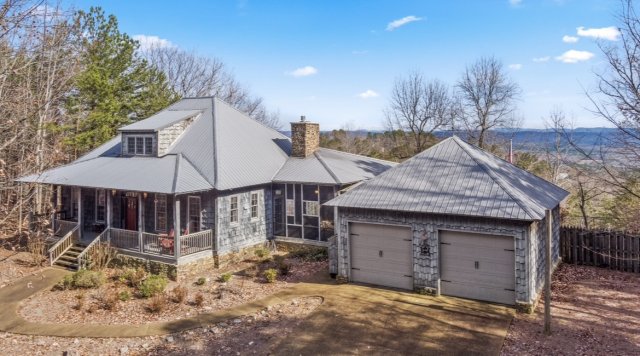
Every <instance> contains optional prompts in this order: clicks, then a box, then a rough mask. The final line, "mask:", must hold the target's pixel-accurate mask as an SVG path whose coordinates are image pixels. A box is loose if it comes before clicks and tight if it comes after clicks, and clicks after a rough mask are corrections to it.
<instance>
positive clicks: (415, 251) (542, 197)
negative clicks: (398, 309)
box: [325, 136, 568, 308]
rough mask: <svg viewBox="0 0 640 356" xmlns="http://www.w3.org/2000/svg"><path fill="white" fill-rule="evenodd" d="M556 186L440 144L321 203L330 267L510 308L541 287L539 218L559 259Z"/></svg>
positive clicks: (459, 146)
mask: <svg viewBox="0 0 640 356" xmlns="http://www.w3.org/2000/svg"><path fill="white" fill-rule="evenodd" d="M567 195H568V193H567V192H566V191H565V190H563V189H561V188H560V187H558V186H556V185H554V184H552V183H549V182H547V181H545V180H544V179H541V178H539V177H537V176H535V175H533V174H530V173H528V172H526V171H523V170H521V169H519V168H517V167H516V166H514V165H512V164H510V163H508V162H506V161H504V160H502V159H500V158H498V157H496V156H494V155H492V154H490V153H487V152H485V151H483V150H481V149H479V148H477V147H475V146H472V145H470V144H468V143H466V142H464V141H462V140H461V139H460V138H458V137H455V136H454V137H452V138H449V139H446V140H444V141H442V142H440V143H439V144H437V145H435V146H433V147H431V148H430V149H428V150H426V151H424V152H422V153H420V154H418V155H416V156H415V157H413V158H411V159H409V160H407V161H405V162H403V163H401V164H399V165H397V166H396V167H394V168H392V169H390V170H388V171H386V172H385V173H383V174H381V175H379V176H377V177H375V178H373V179H371V180H370V181H367V182H365V183H363V184H361V185H359V186H357V187H355V188H353V189H351V190H350V191H348V192H346V193H345V194H342V195H340V196H338V197H337V198H335V199H333V200H331V201H329V202H327V203H326V204H325V205H328V206H334V207H336V208H337V209H338V214H337V225H338V228H337V229H336V230H337V236H336V239H335V240H334V241H332V246H331V248H332V249H335V250H336V251H337V253H335V254H333V255H334V256H335V257H334V258H333V259H332V260H331V268H332V270H333V271H335V272H337V274H338V276H339V277H340V278H342V279H346V280H349V281H352V282H359V283H368V284H375V285H380V286H386V287H392V288H401V289H409V290H417V291H426V292H428V293H432V294H436V295H438V294H443V295H450V296H457V297H462V298H470V299H477V300H484V301H489V302H496V303H501V304H509V305H519V306H522V307H524V308H527V307H529V306H531V305H532V304H534V302H535V300H536V299H537V297H538V295H539V292H540V290H541V289H542V287H543V282H544V265H545V264H544V262H545V261H544V243H545V235H544V234H545V233H546V224H547V221H546V219H545V211H546V210H547V209H551V210H552V224H553V231H554V235H553V239H552V242H553V246H552V251H553V259H554V266H555V263H557V262H558V261H559V227H560V216H559V204H560V202H561V201H562V200H563V199H564V198H565V197H566V196H567Z"/></svg>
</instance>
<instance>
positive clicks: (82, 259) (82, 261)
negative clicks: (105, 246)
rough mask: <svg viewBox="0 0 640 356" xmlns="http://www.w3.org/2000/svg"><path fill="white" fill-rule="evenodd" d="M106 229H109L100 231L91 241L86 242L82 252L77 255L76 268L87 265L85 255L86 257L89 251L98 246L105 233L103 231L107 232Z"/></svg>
mask: <svg viewBox="0 0 640 356" xmlns="http://www.w3.org/2000/svg"><path fill="white" fill-rule="evenodd" d="M108 230H109V229H104V230H103V231H102V232H101V233H100V235H98V236H97V237H96V238H95V239H93V241H91V243H90V244H88V245H87V247H85V248H84V250H82V252H80V254H79V255H78V257H77V258H78V270H80V269H82V268H86V267H87V262H88V258H86V257H88V256H87V255H89V254H90V253H92V252H93V250H94V249H95V248H96V247H97V246H98V244H99V243H100V241H101V240H102V239H103V235H105V233H107V231H108ZM89 256H90V255H89Z"/></svg>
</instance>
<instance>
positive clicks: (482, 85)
mask: <svg viewBox="0 0 640 356" xmlns="http://www.w3.org/2000/svg"><path fill="white" fill-rule="evenodd" d="M456 89H457V92H458V96H459V98H460V100H461V104H462V111H461V112H460V120H461V123H462V125H464V127H465V128H466V130H467V131H468V133H469V136H470V137H471V138H473V139H474V140H475V141H476V142H477V143H478V146H480V147H482V148H484V147H485V145H486V138H487V137H486V136H487V132H488V131H489V130H491V129H493V128H498V127H511V126H512V125H513V124H514V120H515V116H514V112H515V109H516V106H515V101H516V99H517V98H518V96H519V95H520V87H519V86H518V84H516V83H515V82H514V81H512V80H511V79H510V78H509V76H508V75H507V73H506V71H505V69H504V66H503V65H502V63H501V62H500V61H499V60H497V59H496V58H494V57H483V58H480V59H478V60H477V61H476V62H475V63H473V64H471V65H469V66H467V67H466V68H465V70H464V72H463V73H462V78H460V80H459V81H458V82H457V84H456Z"/></svg>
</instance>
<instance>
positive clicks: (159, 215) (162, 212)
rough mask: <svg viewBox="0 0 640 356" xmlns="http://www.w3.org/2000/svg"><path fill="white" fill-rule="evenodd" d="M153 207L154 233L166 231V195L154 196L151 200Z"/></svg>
mask: <svg viewBox="0 0 640 356" xmlns="http://www.w3.org/2000/svg"><path fill="white" fill-rule="evenodd" d="M153 204H154V207H155V225H156V231H159V232H166V231H167V195H166V194H156V196H155V199H154V200H153Z"/></svg>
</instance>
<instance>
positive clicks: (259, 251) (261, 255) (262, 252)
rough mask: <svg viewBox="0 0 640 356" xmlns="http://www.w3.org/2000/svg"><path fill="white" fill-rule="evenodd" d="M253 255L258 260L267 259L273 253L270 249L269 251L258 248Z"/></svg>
mask: <svg viewBox="0 0 640 356" xmlns="http://www.w3.org/2000/svg"><path fill="white" fill-rule="evenodd" d="M253 253H254V254H255V255H256V256H257V257H258V258H265V257H269V256H270V255H271V251H269V249H267V248H265V247H258V248H256V249H255V250H254V251H253Z"/></svg>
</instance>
